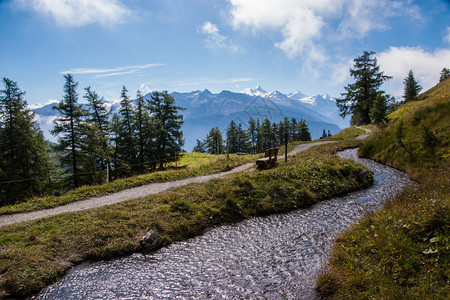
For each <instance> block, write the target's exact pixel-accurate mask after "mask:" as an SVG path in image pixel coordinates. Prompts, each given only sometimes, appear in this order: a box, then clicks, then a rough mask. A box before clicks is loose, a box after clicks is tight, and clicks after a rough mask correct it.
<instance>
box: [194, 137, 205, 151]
mask: <svg viewBox="0 0 450 300" xmlns="http://www.w3.org/2000/svg"><path fill="white" fill-rule="evenodd" d="M192 151H193V152H198V153H205V152H206V149H205V143H204V142H202V141H200V140H199V139H197V143H196V145H195V146H194V149H193V150H192Z"/></svg>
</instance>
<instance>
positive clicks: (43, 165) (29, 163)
mask: <svg viewBox="0 0 450 300" xmlns="http://www.w3.org/2000/svg"><path fill="white" fill-rule="evenodd" d="M64 78H65V84H64V97H63V99H62V100H61V101H60V102H59V103H58V104H56V105H55V106H53V109H55V110H57V111H58V113H59V116H58V117H57V118H56V120H55V121H54V127H53V129H52V131H51V133H52V134H53V135H54V136H56V137H57V143H56V144H53V145H50V144H49V143H48V142H47V141H45V140H44V137H43V134H42V131H41V130H40V128H39V126H38V124H37V122H36V121H35V116H34V113H33V112H31V111H30V110H29V108H28V105H27V102H26V100H25V99H24V95H25V92H22V91H21V90H20V89H19V87H18V85H17V83H16V82H14V81H12V80H10V79H8V78H3V80H2V83H3V85H4V89H3V90H0V205H7V204H12V203H15V202H18V201H20V200H23V199H25V198H28V197H31V196H33V195H40V194H44V193H49V194H53V193H55V192H58V191H66V190H69V189H73V188H77V187H80V186H82V185H88V184H96V183H102V182H104V181H105V179H106V178H105V176H106V172H105V171H106V169H109V170H110V176H111V178H112V179H114V178H120V177H125V176H130V175H134V174H139V173H144V172H148V171H154V170H156V169H158V168H164V164H165V163H167V162H170V161H172V160H173V159H174V154H175V151H180V150H181V147H182V146H183V144H184V140H183V133H182V131H181V126H182V124H183V116H182V115H181V114H180V113H179V111H180V110H182V108H181V107H179V106H176V105H175V100H174V98H173V97H172V96H171V95H169V94H168V92H167V91H163V92H158V91H155V92H153V93H152V94H151V96H150V98H148V99H144V96H143V95H142V93H141V92H140V91H137V93H136V100H135V101H133V100H131V99H130V96H129V94H128V90H127V89H126V87H125V86H124V87H123V88H122V93H121V101H120V108H119V110H118V112H117V113H112V112H111V111H109V110H108V109H107V107H106V102H105V100H104V98H103V97H101V96H100V95H98V94H97V93H96V92H95V91H93V90H92V88H91V87H87V88H85V89H84V92H85V93H84V95H83V98H84V99H85V100H86V102H87V103H86V104H80V103H79V102H78V100H79V95H78V92H77V86H78V83H77V82H75V81H74V78H73V76H72V75H71V74H67V75H64Z"/></svg>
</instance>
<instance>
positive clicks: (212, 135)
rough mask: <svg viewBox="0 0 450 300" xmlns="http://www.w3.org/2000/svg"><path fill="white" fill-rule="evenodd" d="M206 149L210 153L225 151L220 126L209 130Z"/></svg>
mask: <svg viewBox="0 0 450 300" xmlns="http://www.w3.org/2000/svg"><path fill="white" fill-rule="evenodd" d="M205 150H206V153H209V154H221V153H223V152H224V145H223V138H222V133H221V132H220V130H219V128H218V127H213V128H211V129H210V130H209V132H208V135H207V136H206V139H205Z"/></svg>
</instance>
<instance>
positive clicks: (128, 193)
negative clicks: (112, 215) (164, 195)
mask: <svg viewBox="0 0 450 300" xmlns="http://www.w3.org/2000/svg"><path fill="white" fill-rule="evenodd" d="M328 143H334V141H321V142H314V143H309V144H302V145H298V146H297V147H295V149H294V150H292V151H291V152H289V153H288V156H291V155H294V154H297V153H299V152H301V151H305V150H307V149H309V148H311V147H314V146H318V145H323V144H328ZM283 158H284V155H280V156H278V159H280V160H281V159H283ZM254 166H255V163H247V164H244V165H241V166H239V167H236V168H234V169H232V170H230V171H227V172H221V173H216V174H210V175H204V176H198V177H192V178H187V179H182V180H177V181H169V182H160V183H151V184H147V185H143V186H139V187H134V188H130V189H126V190H123V191H120V192H117V193H113V194H109V195H104V196H99V197H93V198H89V199H86V200H81V201H77V202H73V203H70V204H67V205H63V206H58V207H55V208H50V209H44V210H39V211H33V212H28V213H18V214H11V215H2V216H0V226H4V225H10V224H14V223H18V222H23V221H29V220H36V219H40V218H44V217H48V216H53V215H57V214H61V213H66V212H74V211H80V210H85V209H91V208H96V207H101V206H106V205H112V204H115V203H119V202H122V201H126V200H131V199H135V198H140V197H145V196H147V195H153V194H158V193H161V192H164V191H167V190H170V189H174V188H177V187H180V186H184V185H187V184H191V183H201V182H206V181H209V180H211V179H216V178H222V177H225V176H228V175H230V174H233V173H237V172H241V171H245V170H248V169H250V168H252V167H254Z"/></svg>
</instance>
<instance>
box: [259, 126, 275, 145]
mask: <svg viewBox="0 0 450 300" xmlns="http://www.w3.org/2000/svg"><path fill="white" fill-rule="evenodd" d="M259 138H260V140H261V149H262V150H260V151H259V152H264V151H266V149H270V148H272V146H273V140H274V136H273V128H272V124H271V123H270V121H269V119H268V118H265V119H264V121H263V122H262V123H261V126H260V128H259Z"/></svg>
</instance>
